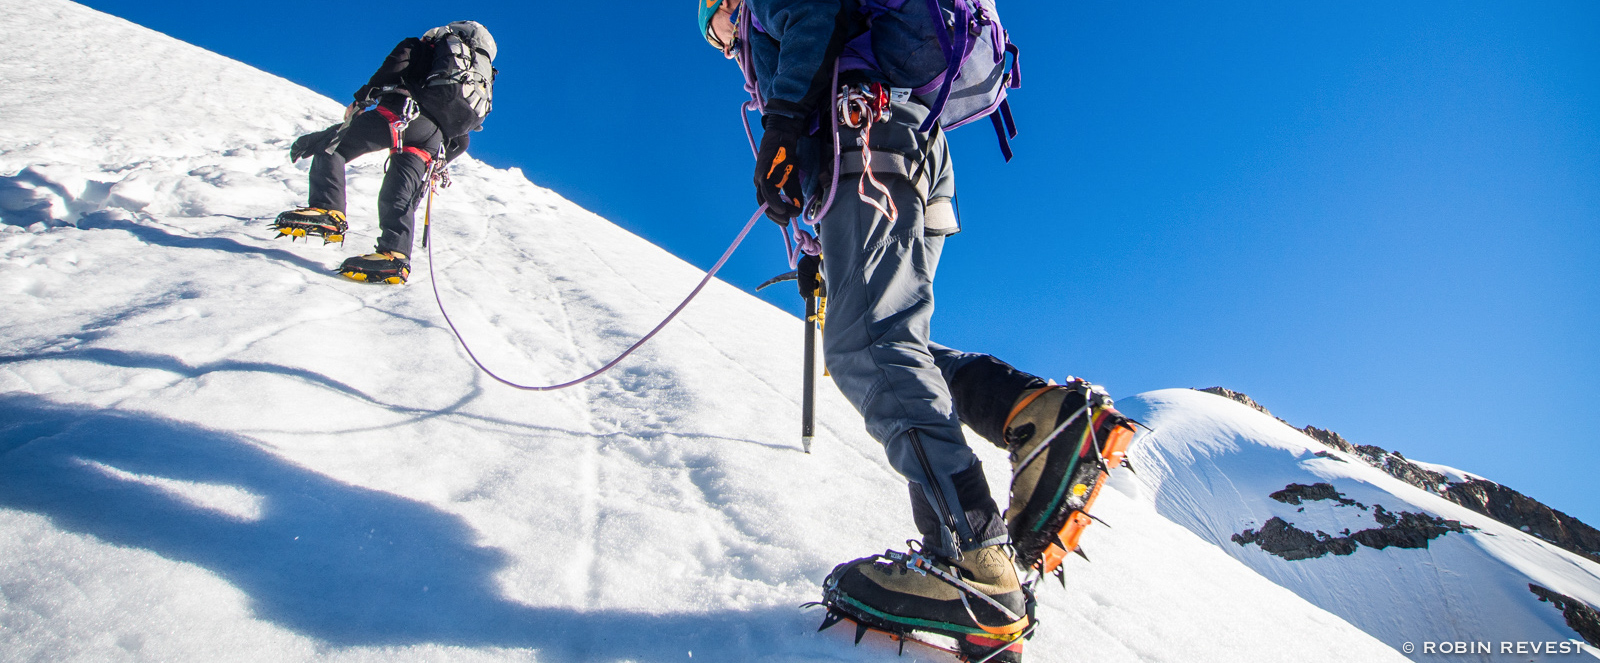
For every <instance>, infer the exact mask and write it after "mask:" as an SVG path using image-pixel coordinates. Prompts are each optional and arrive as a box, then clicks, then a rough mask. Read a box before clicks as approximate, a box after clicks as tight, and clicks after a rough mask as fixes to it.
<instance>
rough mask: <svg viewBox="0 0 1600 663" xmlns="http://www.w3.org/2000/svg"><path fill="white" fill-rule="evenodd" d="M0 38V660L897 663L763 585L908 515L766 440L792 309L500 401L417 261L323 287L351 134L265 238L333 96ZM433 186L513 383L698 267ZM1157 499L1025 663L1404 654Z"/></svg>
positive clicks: (856, 466)
mask: <svg viewBox="0 0 1600 663" xmlns="http://www.w3.org/2000/svg"><path fill="white" fill-rule="evenodd" d="M0 29H3V30H5V31H6V32H7V33H8V34H30V35H34V37H33V38H34V39H36V40H38V41H39V42H40V43H49V44H52V48H48V49H44V48H41V49H25V50H18V51H15V52H14V53H12V54H11V55H9V56H8V57H7V58H6V59H4V60H0V80H4V81H6V83H7V90H8V94H7V95H3V96H0V115H3V116H4V117H6V118H7V122H5V123H3V124H0V310H4V311H5V312H6V313H5V316H4V318H3V319H0V560H3V561H0V661H31V660H52V661H139V660H207V661H312V660H315V661H424V660H450V661H550V662H563V661H682V660H691V656H690V653H691V652H692V653H693V655H692V658H693V659H700V660H713V661H716V660H727V661H772V662H780V661H875V660H887V659H888V658H889V657H890V656H892V655H893V653H894V647H893V645H892V644H890V643H887V642H885V641H883V640H882V639H881V638H877V637H876V636H873V637H869V639H868V640H867V641H865V642H863V643H862V645H861V646H860V647H854V646H852V645H851V642H850V640H851V634H850V633H849V632H848V631H849V629H847V628H838V629H834V630H831V631H828V632H824V633H821V634H816V633H814V630H815V627H816V624H817V623H818V621H820V619H821V614H820V612H819V611H817V610H810V611H802V610H800V609H798V608H797V607H796V606H797V605H798V604H800V603H802V602H805V601H811V600H814V599H816V598H817V597H818V595H819V593H820V587H819V583H820V581H821V580H822V578H823V577H824V576H825V575H826V574H827V573H828V571H829V570H830V569H831V568H832V567H833V566H834V565H835V564H837V563H840V562H844V561H847V560H849V559H851V558H854V557H859V556H863V555H866V554H870V553H873V552H877V551H881V550H883V549H884V548H887V547H890V546H895V547H898V546H900V545H901V542H902V541H903V539H905V538H907V537H909V536H910V535H911V534H912V530H911V525H910V518H909V509H908V505H907V500H906V497H905V490H906V489H905V485H904V482H903V480H902V479H900V478H899V477H898V476H897V475H895V474H894V472H893V471H892V470H891V469H890V468H889V466H888V463H887V461H886V460H885V459H884V457H883V453H882V450H881V449H880V448H879V447H878V445H877V444H876V443H875V442H873V441H872V440H871V439H870V438H869V437H868V436H867V435H866V434H865V432H864V431H863V427H862V425H861V421H860V418H859V416H858V415H857V414H856V413H855V412H854V411H853V409H852V408H851V407H850V406H849V405H848V404H847V403H846V402H845V401H844V399H843V398H842V397H841V396H840V395H839V394H838V392H837V391H836V390H834V389H833V388H832V387H831V386H829V385H830V383H829V382H828V381H826V380H824V381H820V382H819V386H820V387H821V389H820V392H819V394H818V396H819V398H818V408H817V416H818V420H817V427H818V435H817V440H816V448H815V452H814V453H813V454H811V455H809V456H807V455H804V454H802V453H800V451H799V449H798V443H799V441H798V440H797V439H796V438H797V437H798V436H797V432H798V431H797V430H796V429H797V428H798V421H797V420H798V415H799V404H798V393H799V382H800V380H799V375H798V373H799V369H800V365H799V364H800V362H799V357H800V348H799V346H800V343H799V338H798V334H797V332H798V331H799V328H800V325H799V321H798V320H796V319H795V318H794V317H793V316H791V315H788V314H786V313H783V312H781V311H778V310H776V309H774V308H772V307H770V306H768V305H766V304H764V303H762V302H760V301H759V300H757V299H755V298H753V297H750V296H748V295H745V294H743V293H740V292H738V291H737V290H735V289H733V288H732V287H730V286H728V285H726V284H724V283H721V282H715V283H713V284H711V285H710V286H709V287H708V288H707V289H706V290H705V291H704V292H703V293H702V295H701V296H700V298H699V299H698V300H697V301H696V302H695V303H694V304H693V305H692V306H691V307H690V308H689V309H688V310H687V311H686V312H685V313H684V315H683V316H682V318H681V319H680V320H678V321H675V322H674V323H673V324H672V325H671V326H669V327H668V328H667V329H665V330H664V331H663V332H662V333H661V335H660V336H659V337H658V338H657V339H656V340H655V341H654V342H653V343H652V344H650V345H648V346H646V347H645V348H644V349H642V350H641V351H640V352H639V353H638V354H637V355H635V356H634V357H632V358H630V359H629V360H628V361H627V362H625V363H624V364H622V365H621V366H619V367H618V368H617V369H616V370H614V371H612V372H611V373H608V374H607V375H605V376H602V377H600V378H598V379H596V380H594V381H592V382H590V383H587V384H585V385H582V386H579V387H576V388H573V389H571V390H567V391H563V392H557V393H548V394H530V393H525V392H519V391H515V390H512V389H509V388H506V387H504V386H502V385H499V384H498V383H495V382H493V381H492V380H490V379H488V378H487V377H485V376H483V375H481V374H479V373H478V372H477V371H476V369H475V368H473V367H472V366H471V365H470V364H469V363H467V358H466V355H465V353H464V352H462V350H461V349H460V347H459V346H458V345H457V344H456V341H455V339H454V337H453V336H452V335H451V334H450V333H449V330H448V329H447V328H445V327H444V325H443V324H442V320H440V319H439V317H438V313H437V311H436V310H435V309H434V302H433V297H432V292H431V289H430V285H431V284H430V283H429V282H428V281H429V277H428V272H427V260H428V258H427V257H426V256H424V255H419V256H417V258H416V260H414V261H413V267H414V270H413V275H412V282H411V284H410V285H408V286H405V287H375V286H371V285H366V284H359V283H352V282H348V281H344V280H341V279H338V278H336V277H334V276H333V275H332V274H331V273H330V270H331V269H332V268H333V267H334V266H335V265H337V264H338V262H339V261H340V260H342V259H343V258H344V257H345V256H347V255H350V254H352V253H356V252H360V251H364V250H365V249H366V246H367V245H368V243H369V242H371V241H372V239H373V236H374V233H375V228H374V225H375V219H374V214H373V213H372V208H371V204H372V201H373V200H375V198H376V195H377V189H378V185H379V181H380V178H381V171H382V159H381V158H380V157H378V156H374V157H368V158H364V159H362V160H358V161H357V162H355V163H353V164H352V165H351V168H350V174H349V181H350V193H349V199H350V200H351V209H350V213H351V214H350V216H351V219H350V220H351V232H350V233H349V235H348V238H349V239H348V240H347V243H346V246H343V247H339V246H327V247H324V246H318V245H315V244H311V243H305V242H299V243H289V242H286V241H281V240H277V241H275V240H273V239H271V234H270V233H269V232H268V230H267V229H266V227H265V225H266V222H267V220H268V219H269V218H270V217H271V216H272V215H273V214H275V213H277V212H278V211H281V210H282V209H285V208H288V207H290V206H293V205H296V204H298V203H299V202H301V201H303V199H304V196H305V193H306V172H305V171H306V168H307V167H308V165H307V163H306V162H301V163H299V164H293V165H291V164H289V163H288V161H287V159H286V156H285V155H286V151H287V147H288V144H289V142H290V141H291V140H292V139H293V137H295V136H297V135H299V134H301V133H304V132H307V131H312V130H316V129H320V128H322V127H323V126H326V125H328V124H330V123H332V122H333V121H334V120H335V119H336V118H337V115H338V113H339V112H340V104H339V103H338V102H335V101H332V100H329V99H326V98H323V97H320V96H318V95H316V94H313V93H311V92H310V91H308V90H305V89H304V88H301V87H299V86H296V85H294V84H292V83H290V82H288V81H285V80H282V79H280V78H277V77H274V76H271V75H269V74H265V73H262V72H259V71H256V70H254V69H251V68H249V67H247V66H244V65H242V64H239V63H235V62H232V61H229V60H227V59H225V58H221V57H219V56H217V55H215V54H211V53H208V52H205V51H203V50H200V49H197V48H194V47H192V46H188V45H186V44H182V43H180V42H177V41H174V40H171V39H169V38H166V37H163V36H160V35H157V34H155V33H153V32H150V31H148V30H145V29H143V28H139V27H137V26H134V25H131V24H129V23H127V22H125V21H122V20H120V19H115V18H113V17H109V16H106V15H104V14H100V13H98V12H95V11H92V10H89V9H86V8H83V7H81V6H78V5H75V4H71V3H68V2H64V1H63V0H35V1H32V2H21V1H19V0H0ZM268 100H270V101H271V107H270V108H268V107H267V105H266V104H265V103H264V102H265V101H268ZM490 130H509V129H508V128H505V127H496V126H495V125H494V121H493V119H492V118H491V120H490ZM453 173H454V178H455V181H456V185H455V186H454V187H452V188H451V189H449V190H446V191H444V192H443V193H442V194H440V195H439V196H438V197H437V198H436V199H435V201H434V225H433V228H432V238H433V241H434V242H435V243H436V244H435V247H434V256H435V258H436V259H437V261H438V264H437V265H435V269H436V271H437V278H438V280H439V281H440V284H439V285H440V292H441V294H442V295H443V297H444V298H445V299H446V301H447V303H448V304H449V306H450V310H451V312H452V314H453V316H454V317H455V318H456V319H457V321H458V324H459V326H460V327H461V329H462V332H463V333H464V334H465V335H466V336H467V337H468V339H469V340H470V341H471V342H472V343H473V348H474V350H475V351H476V352H478V354H479V356H480V357H481V358H482V359H483V360H484V361H485V362H486V363H487V364H488V365H490V366H492V367H494V368H495V369H496V370H498V371H503V372H504V375H506V376H507V377H508V378H510V379H513V380H517V381H522V382H532V383H544V384H548V383H550V382H554V381H558V380H565V379H569V378H571V377H574V376H576V375H579V374H582V373H584V372H587V371H588V370H591V369H592V367H594V366H597V365H599V364H600V363H601V362H603V361H605V360H607V359H609V358H610V357H611V356H614V354H615V353H616V352H618V351H620V350H621V349H622V348H624V347H626V346H627V345H628V344H629V343H631V342H632V341H633V340H634V339H635V338H637V336H638V335H639V334H641V333H643V332H644V331H646V330H648V329H649V328H650V326H651V325H653V324H654V323H655V322H656V321H657V320H659V317H660V316H662V315H665V313H666V312H667V311H669V310H670V308H671V307H672V306H673V305H674V304H675V303H676V302H677V301H678V300H679V299H680V298H681V297H682V296H683V295H684V294H685V293H687V292H688V290H689V289H690V288H691V287H692V286H693V284H694V283H695V282H696V281H697V280H698V279H699V277H700V276H701V275H702V274H703V272H701V271H700V270H698V269H697V268H695V267H694V266H692V265H689V264H687V263H685V262H683V261H682V260H679V259H677V258H675V257H672V256H670V255H668V254H666V253H665V252H663V251H661V250H660V249H658V248H656V247H654V246H652V245H650V244H648V243H647V242H644V241H643V240H641V239H639V238H637V237H635V236H633V235H630V234H628V233H626V232H625V231H623V230H621V229H620V228H617V227H616V226H614V225H612V224H610V223H608V222H606V221H605V220H603V219H601V218H599V217H597V216H595V215H593V214H591V213H589V212H586V211H584V210H581V209H579V208H578V207H576V206H575V205H573V204H571V203H569V202H567V201H565V200H563V199H561V198H560V197H559V196H557V195H555V194H554V193H552V192H550V191H548V190H545V189H541V188H539V187H537V186H534V185H533V184H531V183H529V182H528V181H527V180H526V179H525V178H524V177H523V176H522V174H521V173H520V172H518V171H515V170H496V169H493V168H490V167H488V166H486V165H484V164H482V163H479V162H476V161H473V160H472V159H470V158H464V159H463V160H461V161H460V162H458V163H457V164H456V165H455V166H454V168H453ZM738 221H739V220H729V221H728V223H729V224H730V225H729V231H730V233H731V232H732V231H733V230H734V229H735V226H734V225H732V224H734V223H737V222H738ZM418 248H419V251H418V252H419V253H421V251H420V246H419V247H418ZM974 446H975V447H976V448H977V449H978V453H979V454H980V456H981V457H982V458H983V459H984V461H985V467H986V468H987V471H988V472H989V473H990V481H991V485H995V486H1004V485H1007V484H1008V483H1009V477H1008V476H1007V474H1008V470H1007V462H1006V459H1005V457H1004V455H1003V453H1001V452H999V451H998V450H996V449H994V448H993V447H992V446H989V445H988V444H987V443H986V442H983V441H981V440H976V439H974ZM1197 467H1200V466H1199V465H1197ZM1206 467H1220V465H1218V466H1206ZM1234 478H1235V477H1234V476H1233V475H1231V474H1229V473H1226V472H1220V470H1219V473H1217V474H1216V475H1215V476H1213V477H1211V478H1209V479H1208V480H1214V481H1217V482H1218V483H1219V484H1220V483H1221V482H1228V481H1232V480H1233V479H1234ZM1254 488H1255V486H1253V485H1245V486H1239V487H1236V488H1235V489H1233V490H1232V491H1231V494H1232V495H1233V496H1234V497H1235V498H1237V499H1240V500H1243V499H1250V498H1252V497H1253V496H1254V493H1253V492H1252V490H1254ZM1182 497H1183V496H1182V495H1179V494H1178V493H1176V492H1174V491H1172V490H1170V489H1169V487H1168V486H1164V485H1157V484H1148V483H1147V482H1143V481H1141V480H1136V479H1134V478H1133V477H1132V476H1131V475H1128V474H1127V473H1125V472H1121V471H1119V472H1118V473H1116V476H1114V477H1113V481H1112V484H1111V487H1110V488H1109V489H1108V490H1106V491H1105V493H1104V494H1103V495H1102V497H1101V499H1100V502H1099V507H1098V509H1097V515H1099V516H1101V517H1102V518H1104V519H1105V520H1107V521H1108V522H1111V523H1114V524H1115V525H1116V529H1106V528H1096V530H1095V531H1094V532H1093V533H1091V534H1090V536H1088V537H1086V541H1085V546H1086V548H1087V550H1088V552H1089V554H1090V556H1091V557H1092V558H1093V559H1094V560H1095V561H1094V563H1092V564H1089V563H1083V562H1082V561H1081V560H1073V561H1071V562H1069V567H1068V568H1069V581H1068V587H1067V588H1066V589H1063V588H1061V587H1059V586H1056V585H1054V584H1047V585H1046V586H1045V587H1044V589H1043V591H1042V593H1041V605H1040V609H1039V616H1040V618H1041V621H1042V624H1043V626H1042V628H1041V630H1040V632H1039V635H1038V637H1036V638H1035V639H1034V640H1032V641H1031V642H1029V644H1028V651H1029V654H1028V660H1029V661H1037V662H1052V661H1081V660H1091V661H1105V662H1113V661H1147V662H1167V661H1170V662H1174V663H1176V662H1183V663H1188V662H1197V661H1198V662H1209V661H1218V662H1221V661H1279V660H1284V659H1285V658H1298V659H1306V660H1327V661H1363V662H1364V661H1379V660H1400V659H1401V658H1402V657H1401V656H1400V655H1399V654H1398V653H1396V652H1395V651H1394V650H1393V649H1391V648H1390V646H1388V645H1385V644H1384V643H1383V642H1379V641H1378V640H1377V639H1374V638H1373V637H1371V636H1369V635H1367V634H1366V633H1363V632H1362V631H1360V630H1358V629H1357V628H1355V627H1353V626H1351V625H1350V624H1349V623H1347V622H1345V621H1344V620H1342V619H1340V618H1339V617H1336V616H1334V614H1333V613H1330V612H1329V611H1327V610H1324V609H1322V608H1319V607H1317V606H1316V605H1313V604H1312V603H1313V602H1316V603H1319V604H1321V605H1323V606H1324V607H1327V606H1328V605H1329V604H1328V602H1322V601H1317V597H1316V596H1314V595H1313V596H1311V597H1310V598H1311V599H1312V602H1308V601H1307V600H1306V599H1303V598H1301V597H1300V596H1297V595H1296V594H1295V593H1293V592H1291V591H1289V590H1288V589H1285V588H1284V587H1280V586H1278V585H1276V584H1273V583H1272V582H1269V581H1268V580H1266V579H1265V578H1263V577H1262V575H1261V574H1259V573H1257V571H1259V570H1260V569H1259V568H1257V567H1259V564H1258V563H1257V560H1252V559H1244V560H1242V561H1241V560H1240V559H1236V557H1239V554H1238V551H1236V550H1232V549H1230V548H1228V545H1231V544H1228V545H1220V546H1219V545H1213V543H1214V541H1212V540H1211V539H1212V538H1214V537H1211V536H1210V534H1211V532H1209V531H1198V532H1195V531H1191V530H1194V529H1195V528H1194V527H1192V526H1191V527H1189V528H1188V529H1185V527H1183V526H1180V525H1179V524H1176V523H1174V522H1173V521H1172V520H1168V519H1167V518H1165V517H1163V515H1162V513H1167V515H1169V516H1171V515H1172V514H1171V513H1169V511H1170V510H1171V509H1172V508H1173V504H1174V503H1175V502H1173V499H1179V500H1180V501H1178V502H1176V504H1178V505H1179V507H1180V510H1182V508H1187V509H1189V510H1191V511H1195V512H1203V511H1204V510H1205V507H1206V505H1205V504H1204V503H1202V502H1198V501H1191V502H1189V503H1184V502H1182V501H1181V498H1182ZM1189 497H1191V498H1196V497H1197V494H1191V495H1190V496H1189ZM1158 507H1159V508H1160V509H1161V512H1160V513H1158ZM1452 517H1453V516H1452ZM1175 520H1177V521H1178V522H1181V523H1184V524H1185V525H1192V523H1191V522H1189V521H1188V520H1185V519H1184V518H1181V517H1177V518H1175ZM1221 531H1222V530H1217V532H1221ZM1197 534H1198V536H1197ZM1252 568H1256V570H1252ZM1269 575H1271V574H1269ZM1279 581H1280V582H1284V581H1283V580H1281V579H1280V580H1279ZM1286 584H1290V586H1292V583H1286ZM1558 589H1559V588H1558ZM1304 593H1305V592H1302V594H1304ZM1584 596H1586V597H1588V598H1593V597H1589V596H1588V595H1584ZM1452 600H1455V599H1452ZM1461 600H1462V601H1470V600H1471V599H1470V597H1463V598H1462V599H1461ZM1335 608H1337V606H1335ZM1335 608H1330V610H1334V612H1338V610H1337V609H1335ZM1389 644H1390V645H1392V644H1394V643H1392V642H1390V643H1389ZM906 656H907V658H906V659H903V660H908V661H945V660H949V659H948V657H947V656H944V655H942V654H936V653H931V652H929V651H927V650H923V649H919V648H917V647H915V646H913V647H910V648H908V649H907V651H906Z"/></svg>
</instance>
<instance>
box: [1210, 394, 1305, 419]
mask: <svg viewBox="0 0 1600 663" xmlns="http://www.w3.org/2000/svg"><path fill="white" fill-rule="evenodd" d="M1195 391H1203V392H1205V393H1208V394H1216V395H1218V396H1221V397H1223V398H1226V399H1228V400H1230V401H1235V402H1238V403H1243V404H1245V405H1248V406H1250V408H1251V409H1253V410H1255V411H1257V412H1260V413H1261V414H1264V415H1267V416H1269V417H1272V418H1273V419H1278V418H1277V417H1276V416H1274V415H1273V414H1272V413H1271V412H1268V411H1267V408H1264V407H1262V406H1261V404H1260V403H1257V402H1256V401H1255V399H1253V398H1250V397H1249V396H1246V395H1244V394H1241V393H1239V392H1237V391H1234V390H1232V389H1229V388H1227V387H1211V388H1209V389H1196V390H1195ZM1278 421H1283V420H1282V419H1278ZM1284 423H1289V422H1287V421H1284Z"/></svg>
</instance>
